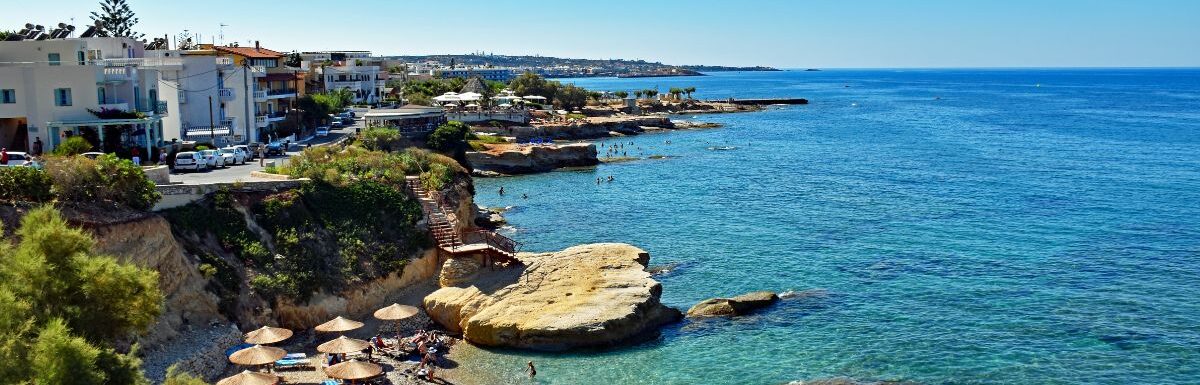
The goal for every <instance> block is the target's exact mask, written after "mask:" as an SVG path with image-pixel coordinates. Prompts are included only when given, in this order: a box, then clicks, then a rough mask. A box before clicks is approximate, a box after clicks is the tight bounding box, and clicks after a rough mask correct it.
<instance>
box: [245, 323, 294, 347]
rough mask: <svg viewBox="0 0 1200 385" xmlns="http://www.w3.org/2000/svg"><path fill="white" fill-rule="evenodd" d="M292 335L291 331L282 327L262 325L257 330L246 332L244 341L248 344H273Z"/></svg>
mask: <svg viewBox="0 0 1200 385" xmlns="http://www.w3.org/2000/svg"><path fill="white" fill-rule="evenodd" d="M291 337H292V331H291V330H288V329H284V328H275V327H270V326H263V327H261V328H259V329H257V330H254V331H252V332H249V333H246V343H248V344H273V343H276V342H280V341H283V340H286V339H288V338H291Z"/></svg>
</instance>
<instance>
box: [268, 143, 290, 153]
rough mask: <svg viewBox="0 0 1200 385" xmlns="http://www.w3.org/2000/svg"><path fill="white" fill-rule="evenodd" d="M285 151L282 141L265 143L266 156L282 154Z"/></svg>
mask: <svg viewBox="0 0 1200 385" xmlns="http://www.w3.org/2000/svg"><path fill="white" fill-rule="evenodd" d="M285 153H286V152H285V151H284V150H283V143H279V142H271V143H267V156H272V155H284V154H285Z"/></svg>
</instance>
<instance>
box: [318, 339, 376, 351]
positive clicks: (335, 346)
mask: <svg viewBox="0 0 1200 385" xmlns="http://www.w3.org/2000/svg"><path fill="white" fill-rule="evenodd" d="M368 346H371V343H369V342H367V341H363V340H359V339H354V338H350V337H346V336H341V337H338V338H334V339H332V340H330V341H329V342H326V343H323V344H320V345H317V351H318V352H321V353H329V354H346V353H354V352H361V351H363V349H366V348H367V347H368Z"/></svg>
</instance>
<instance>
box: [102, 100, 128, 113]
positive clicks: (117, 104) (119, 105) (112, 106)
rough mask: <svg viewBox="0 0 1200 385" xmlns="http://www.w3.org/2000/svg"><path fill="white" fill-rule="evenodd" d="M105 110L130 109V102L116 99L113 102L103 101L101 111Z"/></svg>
mask: <svg viewBox="0 0 1200 385" xmlns="http://www.w3.org/2000/svg"><path fill="white" fill-rule="evenodd" d="M104 110H116V111H129V103H125V102H122V101H119V100H118V101H114V102H113V103H101V104H100V111H104Z"/></svg>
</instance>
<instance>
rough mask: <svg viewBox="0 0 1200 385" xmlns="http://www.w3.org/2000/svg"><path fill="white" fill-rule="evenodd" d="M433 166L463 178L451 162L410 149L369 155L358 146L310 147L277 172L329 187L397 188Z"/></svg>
mask: <svg viewBox="0 0 1200 385" xmlns="http://www.w3.org/2000/svg"><path fill="white" fill-rule="evenodd" d="M433 164H441V165H443V166H446V168H447V170H449V171H450V173H449V174H448V175H449V176H451V177H453V175H455V174H456V173H457V174H466V172H467V171H466V169H464V168H462V166H460V165H459V164H458V162H457V161H455V160H454V159H450V158H448V157H446V156H443V155H439V154H434V153H431V152H429V151H425V150H421V149H418V148H413V147H409V148H408V149H406V150H404V151H402V152H382V151H370V150H367V149H364V148H361V147H357V146H348V147H345V148H344V149H343V148H338V147H336V146H322V147H310V148H308V149H305V150H304V151H302V152H301V153H300V154H297V155H296V156H293V157H292V159H291V160H289V161H288V164H287V165H286V166H283V167H280V168H279V170H278V171H279V172H280V173H283V174H287V175H290V176H292V177H295V178H310V179H312V180H315V181H321V182H325V183H328V184H331V185H339V186H340V185H345V184H346V183H348V182H349V181H353V180H371V181H379V182H384V183H387V184H391V185H395V186H400V185H401V184H402V183H404V176H406V175H420V174H421V173H422V172H424V170H427V169H429V168H430V166H431V165H433Z"/></svg>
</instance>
